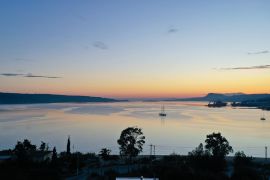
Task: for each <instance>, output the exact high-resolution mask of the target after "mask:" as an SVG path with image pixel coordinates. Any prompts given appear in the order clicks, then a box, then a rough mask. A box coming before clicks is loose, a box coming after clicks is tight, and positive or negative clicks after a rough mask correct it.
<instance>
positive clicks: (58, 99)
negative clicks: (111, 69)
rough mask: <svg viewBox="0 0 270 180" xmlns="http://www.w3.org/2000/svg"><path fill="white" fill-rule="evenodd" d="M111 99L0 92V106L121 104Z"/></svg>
mask: <svg viewBox="0 0 270 180" xmlns="http://www.w3.org/2000/svg"><path fill="white" fill-rule="evenodd" d="M123 101H127V100H116V99H112V98H104V97H93V96H71V95H58V94H22V93H3V92H0V104H11V105H12V104H47V103H88V102H123Z"/></svg>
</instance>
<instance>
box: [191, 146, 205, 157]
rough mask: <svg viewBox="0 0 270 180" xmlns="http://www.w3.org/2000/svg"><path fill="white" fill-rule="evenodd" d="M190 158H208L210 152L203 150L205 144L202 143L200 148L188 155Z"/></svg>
mask: <svg viewBox="0 0 270 180" xmlns="http://www.w3.org/2000/svg"><path fill="white" fill-rule="evenodd" d="M188 155H189V156H195V157H198V156H208V155H209V152H208V151H207V150H204V149H203V144H202V143H200V144H199V146H198V147H196V148H195V149H194V150H192V151H191V152H189V153H188Z"/></svg>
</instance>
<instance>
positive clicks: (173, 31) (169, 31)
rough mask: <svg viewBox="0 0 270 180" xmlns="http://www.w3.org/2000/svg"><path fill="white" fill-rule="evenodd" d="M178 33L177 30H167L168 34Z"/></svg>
mask: <svg viewBox="0 0 270 180" xmlns="http://www.w3.org/2000/svg"><path fill="white" fill-rule="evenodd" d="M177 32H178V29H177V28H169V29H168V33H169V34H173V33H177Z"/></svg>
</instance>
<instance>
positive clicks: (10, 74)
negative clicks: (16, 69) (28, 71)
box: [0, 73, 24, 76]
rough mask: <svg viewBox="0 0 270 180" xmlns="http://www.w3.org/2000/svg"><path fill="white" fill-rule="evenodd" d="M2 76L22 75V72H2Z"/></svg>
mask: <svg viewBox="0 0 270 180" xmlns="http://www.w3.org/2000/svg"><path fill="white" fill-rule="evenodd" d="M0 75H2V76H23V75H24V74H17V73H2V74H0Z"/></svg>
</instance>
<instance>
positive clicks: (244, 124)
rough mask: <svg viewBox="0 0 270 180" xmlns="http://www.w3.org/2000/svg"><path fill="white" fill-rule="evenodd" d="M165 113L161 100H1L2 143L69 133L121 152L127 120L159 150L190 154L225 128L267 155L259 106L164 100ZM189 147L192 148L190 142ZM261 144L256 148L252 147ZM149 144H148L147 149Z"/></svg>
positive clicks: (83, 145)
mask: <svg viewBox="0 0 270 180" xmlns="http://www.w3.org/2000/svg"><path fill="white" fill-rule="evenodd" d="M163 104H165V106H166V113H167V116H166V117H159V116H158V113H159V112H160V103H153V102H151V103H150V102H122V103H98V104H93V103H87V104H69V103H67V104H37V105H9V106H3V105H1V106H0V146H1V147H0V148H1V149H3V148H12V147H13V146H14V145H15V143H16V142H17V140H23V139H24V138H29V139H31V140H32V141H33V143H34V144H40V141H45V142H49V143H50V144H51V146H57V148H58V150H64V149H65V147H66V137H67V135H71V137H72V143H73V144H75V146H76V147H78V148H79V150H81V151H84V152H89V151H92V152H98V151H99V150H100V149H101V148H103V147H110V148H111V149H112V150H113V153H118V146H117V143H116V141H117V139H118V138H119V136H120V132H121V131H122V130H123V129H124V128H126V127H128V126H138V127H142V128H143V132H144V134H145V136H146V138H147V139H146V144H150V143H152V144H155V145H157V149H156V153H157V154H170V153H172V152H173V151H175V152H177V153H180V154H186V153H187V152H188V151H190V150H191V149H192V148H193V147H196V146H197V145H198V144H199V143H200V142H203V141H204V139H205V136H206V135H207V134H209V133H212V132H221V133H222V134H223V135H224V136H225V137H226V138H227V139H228V140H229V141H230V143H231V144H232V146H233V147H235V150H244V151H246V152H247V154H249V155H260V156H264V149H263V148H264V146H265V145H268V146H269V147H270V144H268V143H269V141H268V140H269V138H270V131H269V129H270V122H269V121H268V119H270V116H269V115H270V113H269V111H268V112H265V117H266V119H267V120H266V121H260V116H261V110H259V109H235V108H234V109H233V108H217V109H215V108H207V107H206V106H204V104H205V103H198V102H184V103H181V102H164V103H163ZM185 147H189V148H185ZM249 147H256V148H249ZM148 151H149V148H147V147H145V152H144V153H145V154H147V153H148Z"/></svg>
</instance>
